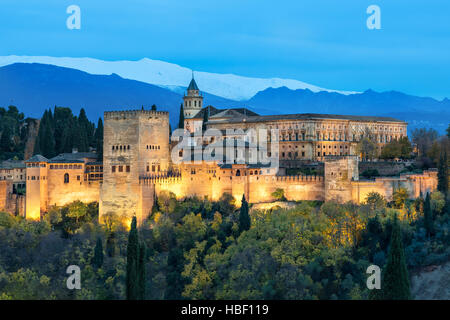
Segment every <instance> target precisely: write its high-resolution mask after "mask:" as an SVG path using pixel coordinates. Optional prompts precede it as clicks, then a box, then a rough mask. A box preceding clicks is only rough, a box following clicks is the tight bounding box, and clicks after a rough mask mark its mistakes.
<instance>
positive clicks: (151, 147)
mask: <svg viewBox="0 0 450 320" xmlns="http://www.w3.org/2000/svg"><path fill="white" fill-rule="evenodd" d="M104 123H105V124H104V140H103V183H102V188H101V192H100V204H99V210H100V217H102V215H105V214H115V215H118V216H120V217H122V218H123V219H128V220H129V219H131V217H132V216H134V215H136V216H137V219H138V220H139V221H141V220H142V219H144V218H145V217H146V216H147V215H148V214H149V208H150V209H151V205H152V203H149V202H151V201H152V195H151V190H149V189H148V188H143V187H142V185H141V184H140V177H143V176H148V175H155V174H163V173H164V172H166V171H167V170H168V168H169V114H168V112H159V111H149V110H132V111H119V112H105V114H104Z"/></svg>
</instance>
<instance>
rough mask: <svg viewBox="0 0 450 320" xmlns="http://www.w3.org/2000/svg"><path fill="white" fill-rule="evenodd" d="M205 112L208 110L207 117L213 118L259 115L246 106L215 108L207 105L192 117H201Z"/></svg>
mask: <svg viewBox="0 0 450 320" xmlns="http://www.w3.org/2000/svg"><path fill="white" fill-rule="evenodd" d="M205 112H209V119H214V118H221V117H224V118H233V117H236V116H249V117H254V116H259V114H257V113H256V112H253V111H251V110H249V109H247V108H230V109H217V108H214V107H213V106H207V107H205V108H203V109H202V110H200V111H199V112H198V113H197V114H196V115H195V116H194V117H193V119H203V117H204V114H205Z"/></svg>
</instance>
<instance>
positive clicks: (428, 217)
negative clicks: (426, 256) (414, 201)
mask: <svg viewBox="0 0 450 320" xmlns="http://www.w3.org/2000/svg"><path fill="white" fill-rule="evenodd" d="M423 218H424V226H425V230H426V232H427V236H431V234H432V233H433V224H434V223H433V211H432V209H431V197H430V194H429V193H428V192H427V195H426V197H425V203H424V205H423Z"/></svg>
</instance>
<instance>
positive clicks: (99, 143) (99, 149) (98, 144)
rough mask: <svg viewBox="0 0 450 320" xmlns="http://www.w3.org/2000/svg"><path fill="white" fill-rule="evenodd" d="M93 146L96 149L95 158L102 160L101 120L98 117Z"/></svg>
mask: <svg viewBox="0 0 450 320" xmlns="http://www.w3.org/2000/svg"><path fill="white" fill-rule="evenodd" d="M94 140H95V148H96V150H97V160H99V161H102V160H103V121H102V118H98V123H97V129H95V136H94Z"/></svg>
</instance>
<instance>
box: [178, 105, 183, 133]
mask: <svg viewBox="0 0 450 320" xmlns="http://www.w3.org/2000/svg"><path fill="white" fill-rule="evenodd" d="M178 128H179V129H184V107H183V104H181V105H180V118H179V121H178Z"/></svg>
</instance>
